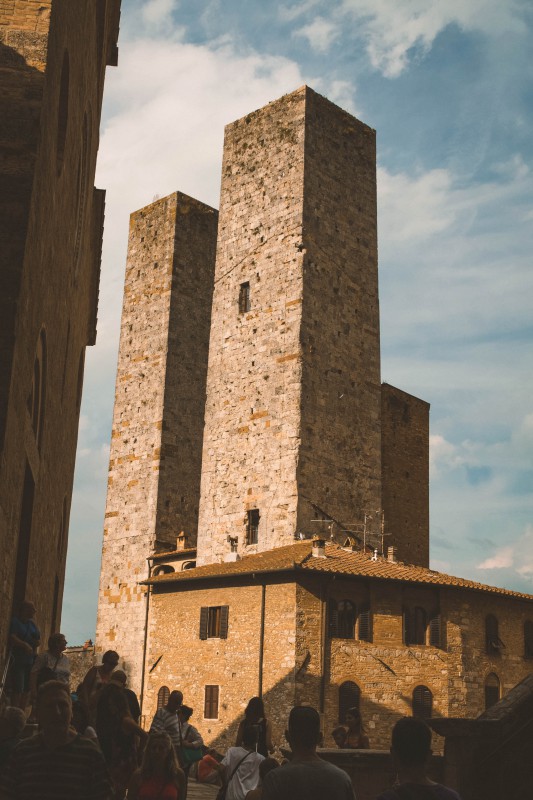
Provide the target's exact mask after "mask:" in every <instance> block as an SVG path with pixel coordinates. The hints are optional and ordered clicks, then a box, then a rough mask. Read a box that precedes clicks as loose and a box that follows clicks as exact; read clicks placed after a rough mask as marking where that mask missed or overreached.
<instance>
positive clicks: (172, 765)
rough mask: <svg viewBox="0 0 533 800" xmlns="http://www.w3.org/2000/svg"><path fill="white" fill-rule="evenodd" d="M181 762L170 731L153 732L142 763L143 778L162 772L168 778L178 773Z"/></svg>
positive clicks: (147, 743)
mask: <svg viewBox="0 0 533 800" xmlns="http://www.w3.org/2000/svg"><path fill="white" fill-rule="evenodd" d="M178 769H179V764H178V760H177V758H176V753H175V752H174V747H173V746H172V741H171V739H170V736H169V735H168V733H164V732H163V731H162V732H161V733H151V734H150V736H149V737H148V741H147V742H146V747H145V748H144V755H143V760H142V765H141V774H142V776H143V778H150V777H151V776H152V775H154V774H155V773H162V774H163V775H164V776H165V777H166V778H167V779H172V778H174V777H175V776H176V775H177V774H178Z"/></svg>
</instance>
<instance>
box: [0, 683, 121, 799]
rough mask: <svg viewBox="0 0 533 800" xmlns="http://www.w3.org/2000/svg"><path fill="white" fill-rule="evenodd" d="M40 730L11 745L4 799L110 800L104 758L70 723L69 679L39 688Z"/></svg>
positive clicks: (0, 790)
mask: <svg viewBox="0 0 533 800" xmlns="http://www.w3.org/2000/svg"><path fill="white" fill-rule="evenodd" d="M36 714H37V719H38V722H39V727H40V730H39V733H38V734H36V735H35V736H32V737H31V738H29V739H24V741H22V742H20V744H19V745H17V747H15V749H14V750H13V751H12V753H11V756H10V758H9V763H8V766H7V770H6V773H5V774H4V775H3V776H2V778H1V779H0V797H1V798H2V800H36V799H37V798H38V800H111V798H112V797H113V794H112V791H111V785H110V782H109V778H108V774H107V770H106V766H105V762H104V758H103V756H102V754H101V753H100V751H99V750H98V748H96V747H95V746H94V744H93V743H92V742H89V741H88V740H87V739H84V738H83V737H82V736H78V734H76V733H75V732H74V731H73V730H72V729H71V727H70V720H71V715H72V703H71V699H70V693H69V690H68V687H67V685H66V684H64V683H62V682H61V681H48V683H43V685H42V686H41V687H40V689H39V691H38V693H37V703H36Z"/></svg>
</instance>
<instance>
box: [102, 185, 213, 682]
mask: <svg viewBox="0 0 533 800" xmlns="http://www.w3.org/2000/svg"><path fill="white" fill-rule="evenodd" d="M216 233H217V212H216V211H215V210H214V209H212V208H210V207H209V206H206V205H204V204H203V203H200V202H198V201H197V200H193V199H192V198H190V197H187V196H185V195H183V194H181V193H179V192H178V193H175V194H171V195H169V196H168V197H165V198H163V199H162V200H158V201H157V202H155V203H152V204H151V205H149V206H147V207H146V208H143V209H141V210H140V211H137V212H135V213H134V214H132V216H131V220H130V233H129V245H128V260H127V266H126V282H125V288H124V304H123V311H122V327H121V336H120V349H119V359H118V370H117V380H116V390H115V391H116V394H115V410H114V417H113V433H112V441H111V453H110V462H109V482H108V494H107V504H106V514H105V527H104V542H103V549H102V570H101V577H100V597H99V605H98V621H97V632H96V646H97V650H98V652H99V653H101V652H103V651H105V650H107V649H113V650H117V651H118V653H119V654H120V656H121V660H122V661H123V662H124V663H125V666H126V668H127V669H128V674H129V679H130V684H131V686H132V688H133V689H134V690H136V691H139V689H140V686H141V674H140V671H141V665H142V652H143V645H144V631H145V617H146V608H145V600H144V598H145V592H144V589H143V588H141V587H140V586H139V581H141V580H143V579H144V578H146V577H147V562H146V559H147V557H148V556H149V555H151V553H153V552H154V550H173V549H174V548H175V546H176V537H177V536H178V534H179V533H180V531H182V530H183V531H185V532H186V533H188V534H190V536H191V544H192V545H194V544H195V537H196V530H197V524H198V504H199V496H200V469H201V450H202V429H203V415H204V406H205V383H206V371H207V350H208V343H209V325H210V317H211V300H212V293H213V273H214V264H215V249H216Z"/></svg>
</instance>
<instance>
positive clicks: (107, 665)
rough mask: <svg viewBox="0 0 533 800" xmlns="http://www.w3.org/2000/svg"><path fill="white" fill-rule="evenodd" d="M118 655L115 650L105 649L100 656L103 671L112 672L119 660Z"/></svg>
mask: <svg viewBox="0 0 533 800" xmlns="http://www.w3.org/2000/svg"><path fill="white" fill-rule="evenodd" d="M119 659H120V656H119V654H118V653H117V652H115V650H106V651H105V653H104V655H103V656H102V667H103V669H104V672H113V670H114V669H115V667H116V666H117V664H118V662H119Z"/></svg>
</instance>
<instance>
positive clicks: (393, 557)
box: [387, 547, 398, 564]
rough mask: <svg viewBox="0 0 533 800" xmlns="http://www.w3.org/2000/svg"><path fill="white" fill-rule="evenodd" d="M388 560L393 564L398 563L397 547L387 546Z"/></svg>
mask: <svg viewBox="0 0 533 800" xmlns="http://www.w3.org/2000/svg"><path fill="white" fill-rule="evenodd" d="M387 561H390V562H391V564H396V562H397V561H398V548H397V547H387Z"/></svg>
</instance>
